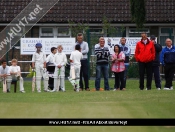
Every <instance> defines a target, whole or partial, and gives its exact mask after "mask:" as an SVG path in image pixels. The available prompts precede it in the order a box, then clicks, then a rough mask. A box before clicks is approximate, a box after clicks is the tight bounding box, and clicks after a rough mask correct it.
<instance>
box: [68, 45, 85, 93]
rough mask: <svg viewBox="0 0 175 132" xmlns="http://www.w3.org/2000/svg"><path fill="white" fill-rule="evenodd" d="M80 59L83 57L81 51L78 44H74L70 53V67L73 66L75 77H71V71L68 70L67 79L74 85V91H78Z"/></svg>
mask: <svg viewBox="0 0 175 132" xmlns="http://www.w3.org/2000/svg"><path fill="white" fill-rule="evenodd" d="M81 59H83V54H82V53H81V47H80V45H76V46H75V51H73V52H72V53H71V55H70V63H71V67H74V71H75V79H73V78H72V71H70V77H68V79H69V81H70V82H71V84H72V85H73V87H74V91H76V92H79V80H80V68H81Z"/></svg>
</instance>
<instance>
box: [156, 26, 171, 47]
mask: <svg viewBox="0 0 175 132" xmlns="http://www.w3.org/2000/svg"><path fill="white" fill-rule="evenodd" d="M167 38H170V39H172V41H173V43H174V28H172V27H161V28H160V29H159V43H160V44H161V45H162V46H165V40H166V39H167Z"/></svg>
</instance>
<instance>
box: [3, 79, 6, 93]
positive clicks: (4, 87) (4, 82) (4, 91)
mask: <svg viewBox="0 0 175 132" xmlns="http://www.w3.org/2000/svg"><path fill="white" fill-rule="evenodd" d="M6 92H7V84H6V78H4V80H3V93H6Z"/></svg>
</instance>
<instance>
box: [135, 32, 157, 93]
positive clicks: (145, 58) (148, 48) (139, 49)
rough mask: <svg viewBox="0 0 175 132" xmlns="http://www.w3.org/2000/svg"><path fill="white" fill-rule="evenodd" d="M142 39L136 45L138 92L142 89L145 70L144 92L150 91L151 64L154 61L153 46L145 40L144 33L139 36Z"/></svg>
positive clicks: (145, 35)
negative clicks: (138, 76)
mask: <svg viewBox="0 0 175 132" xmlns="http://www.w3.org/2000/svg"><path fill="white" fill-rule="evenodd" d="M141 36H142V39H141V41H139V42H138V43H137V45H136V50H135V59H136V61H137V62H138V65H139V75H140V80H139V81H140V82H139V83H140V86H139V87H140V90H143V89H144V73H145V70H146V75H147V83H146V87H147V88H146V90H151V82H152V62H153V60H154V59H155V47H154V44H153V43H152V42H151V41H150V40H149V39H148V38H147V34H146V33H142V34H141Z"/></svg>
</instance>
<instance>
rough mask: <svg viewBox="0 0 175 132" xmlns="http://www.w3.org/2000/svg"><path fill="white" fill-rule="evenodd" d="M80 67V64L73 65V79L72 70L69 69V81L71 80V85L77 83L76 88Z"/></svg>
mask: <svg viewBox="0 0 175 132" xmlns="http://www.w3.org/2000/svg"><path fill="white" fill-rule="evenodd" d="M80 68H81V66H79V65H78V66H76V65H74V70H75V79H72V72H71V69H70V82H71V84H72V86H75V85H77V88H78V89H79V81H80Z"/></svg>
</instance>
